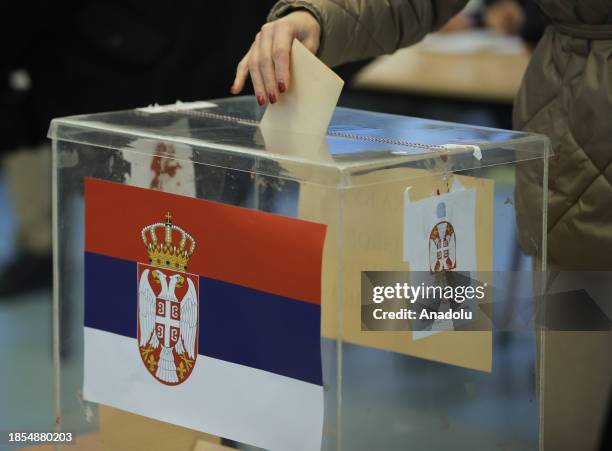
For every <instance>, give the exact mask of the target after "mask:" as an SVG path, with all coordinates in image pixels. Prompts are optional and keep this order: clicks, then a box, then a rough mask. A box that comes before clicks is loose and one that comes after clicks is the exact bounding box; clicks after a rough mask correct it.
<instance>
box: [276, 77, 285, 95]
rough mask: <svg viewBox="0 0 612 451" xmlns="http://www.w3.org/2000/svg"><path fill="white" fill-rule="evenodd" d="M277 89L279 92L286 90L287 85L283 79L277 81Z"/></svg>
mask: <svg viewBox="0 0 612 451" xmlns="http://www.w3.org/2000/svg"><path fill="white" fill-rule="evenodd" d="M278 90H279V91H280V92H281V94H282V93H283V92H285V91H286V90H287V85H285V82H284V81H283V80H281V81H279V82H278Z"/></svg>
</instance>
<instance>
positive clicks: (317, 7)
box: [269, 0, 467, 66]
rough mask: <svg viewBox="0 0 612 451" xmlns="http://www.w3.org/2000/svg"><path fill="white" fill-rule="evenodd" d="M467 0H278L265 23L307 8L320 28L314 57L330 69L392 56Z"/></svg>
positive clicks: (440, 22)
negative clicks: (357, 61)
mask: <svg viewBox="0 0 612 451" xmlns="http://www.w3.org/2000/svg"><path fill="white" fill-rule="evenodd" d="M466 2H467V0H281V1H279V2H278V3H277V4H276V5H275V6H274V7H273V8H272V11H271V12H270V15H269V20H274V19H276V18H278V17H282V16H284V15H286V14H288V13H289V12H291V11H294V10H295V9H306V10H308V11H309V12H310V13H311V14H313V15H314V16H315V17H316V18H317V20H318V21H319V23H320V24H321V29H322V31H321V45H320V47H319V50H318V52H317V54H318V56H319V57H320V58H321V59H322V60H323V61H324V62H326V63H327V64H329V65H330V66H335V65H338V64H341V63H345V62H348V61H356V60H359V59H364V58H370V57H373V56H377V55H381V54H388V53H392V52H394V51H395V50H396V49H398V48H400V47H406V46H408V45H411V44H414V43H416V42H418V41H420V40H421V39H422V38H423V37H424V36H425V35H426V34H427V33H429V32H430V31H434V30H436V29H438V28H440V27H441V26H442V25H444V24H445V23H446V22H447V21H448V20H449V19H450V18H451V17H452V16H453V15H455V14H456V13H457V12H458V11H460V10H461V8H463V6H464V5H465V3H466Z"/></svg>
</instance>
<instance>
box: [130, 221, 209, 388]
mask: <svg viewBox="0 0 612 451" xmlns="http://www.w3.org/2000/svg"><path fill="white" fill-rule="evenodd" d="M141 238H142V240H143V242H144V245H145V247H146V249H147V252H148V254H149V262H148V264H144V263H138V346H139V348H140V356H141V357H142V361H143V363H144V365H145V367H146V369H147V370H148V371H149V373H150V374H151V375H152V376H153V377H154V378H155V379H157V380H158V381H159V382H161V383H163V384H166V385H178V384H181V383H183V382H185V381H186V380H187V378H188V377H189V376H190V375H191V373H192V372H193V368H194V366H195V361H196V358H197V355H198V311H199V308H198V299H199V297H198V290H199V285H198V276H197V275H194V274H190V273H188V272H187V262H188V261H189V258H190V257H191V256H192V255H193V253H194V251H195V245H196V243H195V240H194V239H193V237H192V236H191V235H190V234H189V233H187V232H186V231H185V230H183V229H182V228H181V227H179V226H177V225H175V224H173V223H172V215H171V214H170V212H168V213H167V214H166V216H165V222H163V223H162V222H158V223H155V224H151V225H148V226H146V227H144V228H143V229H142V231H141Z"/></svg>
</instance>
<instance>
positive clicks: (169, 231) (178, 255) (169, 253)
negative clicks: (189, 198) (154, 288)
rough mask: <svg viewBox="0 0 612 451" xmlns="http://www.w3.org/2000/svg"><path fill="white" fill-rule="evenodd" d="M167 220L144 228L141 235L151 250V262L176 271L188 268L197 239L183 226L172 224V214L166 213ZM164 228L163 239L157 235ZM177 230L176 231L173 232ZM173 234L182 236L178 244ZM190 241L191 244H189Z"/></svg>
mask: <svg viewBox="0 0 612 451" xmlns="http://www.w3.org/2000/svg"><path fill="white" fill-rule="evenodd" d="M165 218H166V222H156V223H155V224H151V225H148V226H146V227H144V228H143V229H142V231H141V232H140V235H141V237H142V241H143V243H144V245H145V247H146V248H147V251H148V252H149V263H150V264H151V265H153V266H158V267H160V268H168V269H172V270H174V271H184V270H186V269H187V261H188V260H189V258H190V257H191V256H192V255H193V251H194V250H195V246H196V243H195V240H194V239H193V237H192V236H191V235H189V233H187V232H186V231H185V230H183V229H182V228H181V227H179V226H177V225H174V224H172V215H171V214H170V212H168V213H166V216H165ZM159 229H163V231H164V236H163V239H161V240H160V239H159V238H160V237H159V236H158V235H157V230H159ZM173 232H175V233H173ZM173 235H175V238H176V237H177V235H178V236H179V237H180V241H179V243H178V246H177V245H176V244H175V243H174V242H173V241H172V240H173ZM188 243H189V246H187V244H188Z"/></svg>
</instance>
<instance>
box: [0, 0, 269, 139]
mask: <svg viewBox="0 0 612 451" xmlns="http://www.w3.org/2000/svg"><path fill="white" fill-rule="evenodd" d="M14 3H16V5H15V6H13V7H12V8H13V9H12V11H11V12H10V13H8V14H6V15H5V16H4V17H3V20H4V24H3V27H1V28H0V55H3V57H2V59H1V60H0V77H1V78H0V83H2V81H5V80H6V78H7V74H8V73H9V72H10V71H11V70H13V69H17V68H24V69H26V70H27V72H28V73H29V74H30V77H31V79H32V88H31V91H30V92H29V93H16V92H14V91H12V90H11V89H10V88H9V87H8V84H7V83H6V82H5V83H4V84H3V85H0V132H1V134H2V136H3V139H2V140H1V141H0V150H6V149H11V148H14V147H16V145H20V144H21V145H23V144H29V143H30V142H32V141H40V140H42V139H44V136H45V134H46V131H47V127H48V125H49V121H50V120H51V119H52V118H53V117H58V116H65V115H72V114H79V113H88V112H100V111H108V110H117V109H126V108H133V107H137V106H143V105H148V104H151V103H154V102H157V103H160V104H161V103H169V102H174V101H175V100H177V99H179V100H184V101H185V100H195V99H208V98H215V97H224V96H226V95H228V93H229V86H230V84H231V81H232V80H233V77H234V72H235V67H236V63H237V61H239V60H240V58H241V57H242V55H243V54H244V53H246V51H247V50H248V47H249V46H250V44H251V42H252V38H253V36H254V35H255V34H256V33H257V31H258V29H259V27H260V26H261V24H262V23H263V22H265V17H266V14H267V12H268V11H269V9H270V7H271V6H272V5H273V3H274V2H273V1H268V0H257V1H252V0H225V1H223V2H217V1H207V0H177V1H161V0H148V1H146V2H145V1H137V0H80V1H74V0H63V1H61V0H60V1H58V2H40V3H37V4H36V5H35V6H33V5H32V4H31V2H14Z"/></svg>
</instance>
